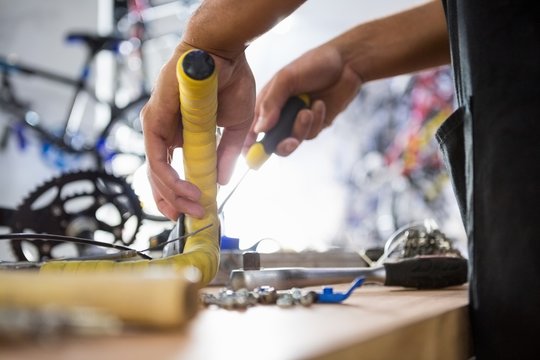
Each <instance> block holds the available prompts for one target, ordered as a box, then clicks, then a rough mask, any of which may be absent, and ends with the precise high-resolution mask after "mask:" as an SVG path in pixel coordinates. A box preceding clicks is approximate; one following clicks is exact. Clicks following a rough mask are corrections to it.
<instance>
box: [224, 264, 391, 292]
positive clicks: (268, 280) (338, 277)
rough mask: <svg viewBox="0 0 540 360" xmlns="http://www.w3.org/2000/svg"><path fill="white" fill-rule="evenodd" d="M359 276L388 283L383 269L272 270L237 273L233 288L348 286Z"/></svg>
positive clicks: (298, 268)
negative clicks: (345, 284) (348, 283)
mask: <svg viewBox="0 0 540 360" xmlns="http://www.w3.org/2000/svg"><path fill="white" fill-rule="evenodd" d="M359 276H364V277H365V279H366V280H365V281H366V282H378V283H384V281H385V278H386V272H385V269H384V267H383V266H379V267H373V268H368V267H352V268H350V267H349V268H339V267H336V268H302V267H290V268H269V269H261V270H241V269H238V270H233V271H232V272H231V277H230V279H229V286H230V287H231V288H232V289H233V290H238V289H241V288H246V289H249V290H252V289H255V288H256V287H259V286H272V287H274V288H275V289H276V290H284V289H290V288H292V287H306V286H319V285H328V284H339V283H347V282H350V281H352V280H354V279H355V278H357V277H359Z"/></svg>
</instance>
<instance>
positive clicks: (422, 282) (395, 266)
mask: <svg viewBox="0 0 540 360" xmlns="http://www.w3.org/2000/svg"><path fill="white" fill-rule="evenodd" d="M384 268H385V270H386V280H385V282H384V285H386V286H404V287H412V288H417V289H438V288H443V287H447V286H456V285H461V284H464V283H466V282H467V274H468V270H467V269H468V267H467V260H466V259H464V258H460V257H450V256H437V255H432V256H429V255H428V256H418V257H414V258H407V259H403V260H400V261H397V262H394V263H393V262H387V263H385V264H384Z"/></svg>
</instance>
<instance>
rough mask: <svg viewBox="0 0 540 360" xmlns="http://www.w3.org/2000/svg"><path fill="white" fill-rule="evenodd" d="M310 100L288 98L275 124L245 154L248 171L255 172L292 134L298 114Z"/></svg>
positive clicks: (304, 96)
mask: <svg viewBox="0 0 540 360" xmlns="http://www.w3.org/2000/svg"><path fill="white" fill-rule="evenodd" d="M309 105H310V99H309V97H308V96H307V95H299V96H293V97H290V98H289V99H288V100H287V102H286V103H285V105H284V106H283V109H282V110H281V113H280V115H279V120H278V122H277V124H276V125H275V126H274V127H273V128H272V129H270V131H268V132H267V133H266V134H265V135H264V137H263V139H262V140H261V141H259V142H256V143H255V144H253V145H252V146H251V147H250V148H249V150H248V152H247V154H246V162H247V164H248V166H249V168H250V169H254V170H257V169H259V168H260V167H261V166H262V165H263V164H264V163H265V162H266V160H268V158H270V156H271V155H272V154H273V153H274V152H275V151H276V147H277V145H278V144H279V143H280V142H281V141H282V140H284V139H286V138H288V137H289V136H291V134H292V130H293V126H294V121H295V120H296V116H297V115H298V112H299V111H300V110H302V109H306V108H308V107H309Z"/></svg>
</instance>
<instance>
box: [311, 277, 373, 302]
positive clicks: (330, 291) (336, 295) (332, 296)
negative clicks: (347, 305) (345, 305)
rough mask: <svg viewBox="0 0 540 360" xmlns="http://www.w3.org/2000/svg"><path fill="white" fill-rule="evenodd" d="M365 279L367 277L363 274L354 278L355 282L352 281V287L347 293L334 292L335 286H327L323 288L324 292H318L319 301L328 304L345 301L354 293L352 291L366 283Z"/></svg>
mask: <svg viewBox="0 0 540 360" xmlns="http://www.w3.org/2000/svg"><path fill="white" fill-rule="evenodd" d="M364 280H365V278H364V277H363V276H362V277H357V278H356V279H354V280H353V282H352V283H351V287H350V288H349V290H347V292H345V293H340V292H334V288H331V287H325V288H323V291H322V293H318V294H317V295H318V297H317V302H319V303H327V304H337V303H340V302H343V301H344V300H345V299H347V298H348V297H349V296H350V295H351V294H352V292H353V291H354V290H355V289H357V288H359V287H360V286H362V284H363V283H364Z"/></svg>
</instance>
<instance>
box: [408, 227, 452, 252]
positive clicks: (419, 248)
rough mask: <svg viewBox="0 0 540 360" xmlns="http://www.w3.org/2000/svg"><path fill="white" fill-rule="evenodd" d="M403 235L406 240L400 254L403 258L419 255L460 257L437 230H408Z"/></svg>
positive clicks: (444, 236)
mask: <svg viewBox="0 0 540 360" xmlns="http://www.w3.org/2000/svg"><path fill="white" fill-rule="evenodd" d="M404 235H405V237H406V238H405V243H404V245H403V251H402V254H401V256H402V257H403V258H410V257H414V256H419V255H447V256H461V253H460V252H459V250H457V249H454V248H453V246H452V243H451V241H450V240H449V239H448V238H447V237H446V235H445V234H444V233H442V232H441V231H440V230H438V229H433V230H431V231H423V230H419V229H410V230H408V231H407V232H406V233H405V234H404Z"/></svg>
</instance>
